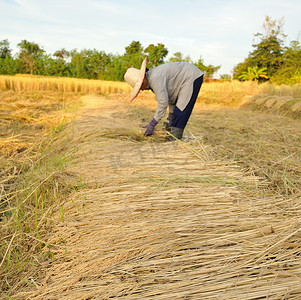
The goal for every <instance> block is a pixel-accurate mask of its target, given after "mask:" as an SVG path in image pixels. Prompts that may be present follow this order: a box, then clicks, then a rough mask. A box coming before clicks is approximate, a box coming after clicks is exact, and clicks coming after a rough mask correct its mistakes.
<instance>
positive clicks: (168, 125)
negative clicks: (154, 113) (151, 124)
mask: <svg viewBox="0 0 301 300" xmlns="http://www.w3.org/2000/svg"><path fill="white" fill-rule="evenodd" d="M172 118H173V113H170V114H169V115H168V117H167V121H168V123H167V125H166V130H167V131H171V126H172Z"/></svg>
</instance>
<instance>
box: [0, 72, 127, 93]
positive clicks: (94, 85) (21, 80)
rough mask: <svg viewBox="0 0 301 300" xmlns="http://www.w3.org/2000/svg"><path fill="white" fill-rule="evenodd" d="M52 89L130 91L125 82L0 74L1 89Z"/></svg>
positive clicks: (74, 91)
mask: <svg viewBox="0 0 301 300" xmlns="http://www.w3.org/2000/svg"><path fill="white" fill-rule="evenodd" d="M1 90H2V91H8V90H13V91H17V92H21V91H52V92H62V93H130V91H131V88H130V86H129V85H128V84H127V83H125V82H115V81H103V80H92V79H76V78H64V77H42V76H27V75H15V76H6V75H0V91H1Z"/></svg>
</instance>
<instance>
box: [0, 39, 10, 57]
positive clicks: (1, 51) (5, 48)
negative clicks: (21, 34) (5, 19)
mask: <svg viewBox="0 0 301 300" xmlns="http://www.w3.org/2000/svg"><path fill="white" fill-rule="evenodd" d="M11 52H12V50H11V49H10V46H9V41H8V40H2V41H0V58H6V57H7V56H8V57H11V56H12V55H11Z"/></svg>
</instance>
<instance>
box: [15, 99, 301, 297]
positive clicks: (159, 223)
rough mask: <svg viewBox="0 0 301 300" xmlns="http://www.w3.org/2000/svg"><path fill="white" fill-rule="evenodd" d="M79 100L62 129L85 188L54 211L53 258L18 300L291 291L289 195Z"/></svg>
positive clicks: (293, 242) (294, 206)
mask: <svg viewBox="0 0 301 300" xmlns="http://www.w3.org/2000/svg"><path fill="white" fill-rule="evenodd" d="M86 101H87V102H88V103H90V104H89V106H88V107H87V109H86V111H85V112H84V114H83V115H82V119H81V120H80V121H78V122H77V123H75V124H74V125H73V126H71V127H69V129H68V131H66V132H68V136H69V138H70V137H72V138H71V139H70V140H69V147H71V148H72V149H75V152H74V156H73V160H72V165H71V166H70V167H69V168H68V170H69V171H71V172H75V171H76V172H78V173H79V174H80V175H81V176H83V177H84V178H85V179H86V181H87V186H86V188H85V189H82V190H80V191H78V192H76V193H73V194H72V195H70V199H69V201H67V202H66V203H65V204H64V205H63V206H61V207H59V208H58V209H57V211H56V212H55V214H54V217H53V222H54V230H53V233H52V234H51V235H50V237H49V239H48V242H49V243H50V244H51V245H54V247H53V249H52V251H53V254H54V256H55V258H56V262H55V264H53V263H51V261H46V262H45V263H44V264H43V265H42V268H41V270H40V271H41V273H42V274H43V276H41V277H38V276H36V277H32V278H31V279H30V282H29V283H30V284H31V285H33V286H34V287H32V288H30V287H26V288H25V287H23V289H22V290H20V286H16V287H15V291H17V290H19V292H17V294H16V295H15V296H16V297H17V298H18V299H28V298H29V299H112V298H113V299H148V298H155V299H171V298H174V299H183V298H184V299H185V298H186V299H218V298H220V299H241V298H244V299H259V298H267V299H299V297H300V294H301V289H300V286H301V285H300V277H299V272H300V268H301V265H300V255H301V248H300V238H301V230H300V220H299V217H298V215H299V210H300V208H301V202H300V199H298V198H293V197H291V198H290V197H283V196H282V195H280V194H272V195H271V194H267V193H265V189H266V187H267V186H268V182H267V181H265V180H263V179H261V178H258V177H256V176H254V175H252V174H251V173H248V172H247V173H246V172H245V171H244V170H242V169H241V168H239V167H238V166H237V165H236V163H235V162H233V161H232V160H225V159H223V160H219V159H217V158H216V155H215V153H214V151H213V149H212V148H211V147H209V146H207V145H205V144H203V143H201V142H200V141H199V140H194V141H192V142H190V143H187V144H185V145H184V144H181V143H156V142H155V139H156V136H155V137H153V140H152V141H153V143H150V142H137V139H135V138H134V139H133V133H135V134H136V135H138V134H139V132H140V130H139V129H138V126H139V125H140V122H141V119H139V118H130V117H129V116H131V114H132V113H133V110H132V109H134V108H132V109H131V110H130V111H127V109H125V107H123V106H118V105H117V103H120V100H117V101H116V100H115V101H116V102H114V100H113V98H111V99H110V100H109V101H107V99H106V98H101V99H98V100H97V101H96V100H95V99H94V100H93V98H88V99H86ZM97 102H101V108H100V109H97V107H96V103H97ZM91 103H92V104H91ZM105 103H107V105H106V106H105V105H103V104H105ZM109 103H110V104H109ZM104 107H105V108H104ZM145 109H146V108H145ZM100 116H101V118H100ZM116 116H121V117H120V118H116ZM125 125H126V126H129V131H128V135H126V131H124V133H123V136H122V137H121V138H119V136H118V135H113V133H114V132H116V131H119V130H122V128H124V126H125ZM134 136H135V135H134ZM160 136H161V133H160V135H159V137H160ZM62 212H63V218H62ZM46 250H47V248H46V247H45V249H44V251H46Z"/></svg>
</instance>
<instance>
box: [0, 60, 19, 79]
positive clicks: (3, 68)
mask: <svg viewBox="0 0 301 300" xmlns="http://www.w3.org/2000/svg"><path fill="white" fill-rule="evenodd" d="M18 70H19V60H17V59H14V58H12V57H10V56H6V57H5V58H1V59H0V74H3V75H14V74H17V73H18Z"/></svg>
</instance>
